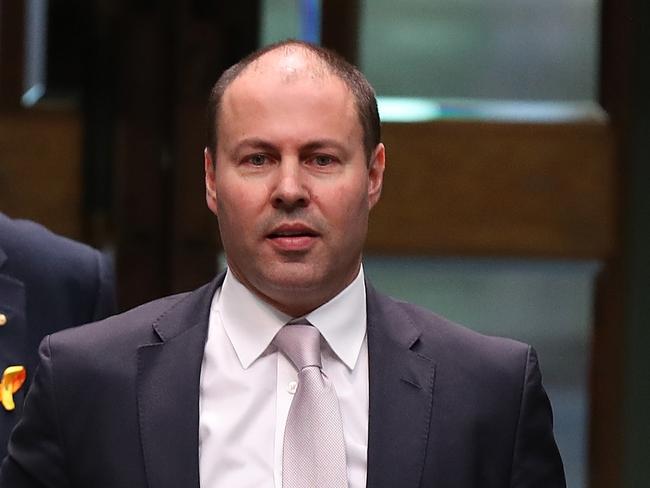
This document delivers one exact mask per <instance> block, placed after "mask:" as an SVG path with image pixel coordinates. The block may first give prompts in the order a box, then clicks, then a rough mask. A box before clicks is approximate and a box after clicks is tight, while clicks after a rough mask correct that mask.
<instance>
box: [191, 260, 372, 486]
mask: <svg viewBox="0 0 650 488" xmlns="http://www.w3.org/2000/svg"><path fill="white" fill-rule="evenodd" d="M291 318H292V317H289V316H288V315H286V314H284V313H282V312H279V311H278V310H275V309H274V308H273V307H272V306H271V305H269V304H267V303H266V302H264V301H262V300H261V299H259V298H258V297H257V296H256V295H254V294H253V293H252V292H250V291H249V290H248V289H247V288H246V287H244V286H243V285H242V284H241V283H240V282H239V281H238V280H237V279H236V278H235V276H234V275H233V274H232V273H231V272H230V271H228V272H227V273H226V278H225V280H224V282H223V285H222V286H221V288H220V289H219V290H217V292H216V293H215V295H214V298H213V299H212V306H211V309H210V319H209V331H208V340H207V343H206V346H205V354H204V357H203V365H202V368H201V390H200V399H199V400H200V412H199V468H200V480H201V487H202V488H233V487H237V488H247V487H251V488H253V487H254V488H260V487H269V488H271V487H275V488H280V487H281V486H282V439H283V436H284V426H285V424H286V420H287V414H288V413H289V406H290V405H291V399H292V398H293V393H294V392H295V389H296V386H297V372H296V370H295V368H294V367H293V365H292V364H291V363H290V362H289V361H288V360H287V359H286V357H285V356H284V355H282V354H279V353H278V352H277V348H276V347H275V346H273V345H272V344H271V341H272V340H273V338H274V337H275V334H276V333H277V332H278V330H280V328H281V327H282V326H283V325H284V324H286V323H287V322H288V321H289V320H291ZM306 318H307V320H309V322H311V323H312V324H313V325H314V326H315V327H316V328H317V329H318V330H319V331H320V333H321V334H322V336H323V337H324V338H325V342H324V343H323V344H324V345H323V347H322V351H321V354H322V359H323V371H324V372H325V373H326V374H327V376H328V377H329V378H330V379H331V380H332V382H333V383H334V387H335V388H336V393H337V395H338V398H339V404H340V408H341V416H342V419H343V431H344V434H345V447H346V456H347V470H348V481H349V486H350V488H362V487H365V486H366V465H367V452H368V346H367V342H366V289H365V284H364V278H363V269H360V270H359V274H358V275H357V277H356V278H355V279H354V281H353V282H352V283H351V284H350V285H349V286H348V287H347V288H345V289H344V290H343V291H342V292H341V293H339V294H338V295H337V296H336V297H334V298H333V299H332V300H330V301H329V302H327V303H325V304H324V305H322V306H320V307H319V308H317V309H316V310H314V311H313V312H311V313H310V314H308V315H306Z"/></svg>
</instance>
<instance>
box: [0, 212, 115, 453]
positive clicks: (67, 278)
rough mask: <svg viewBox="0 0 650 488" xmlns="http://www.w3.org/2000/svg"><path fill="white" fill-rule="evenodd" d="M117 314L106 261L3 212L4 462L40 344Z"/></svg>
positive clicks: (0, 363) (0, 414)
mask: <svg viewBox="0 0 650 488" xmlns="http://www.w3.org/2000/svg"><path fill="white" fill-rule="evenodd" d="M114 311H115V293H114V283H113V273H112V268H111V266H110V263H109V262H108V259H107V258H106V256H104V255H102V254H101V253H99V252H98V251H96V250H95V249H92V248H90V247H88V246H85V245H83V244H80V243H78V242H74V241H71V240H69V239H66V238H64V237H60V236H57V235H55V234H53V233H51V232H50V231H48V230H47V229H45V228H44V227H42V226H40V225H38V224H35V223H33V222H29V221H26V220H13V219H10V218H9V217H7V216H6V215H4V214H3V213H0V367H1V368H2V370H1V371H0V373H2V380H1V381H0V389H1V390H2V396H1V399H0V400H1V401H0V404H1V405H0V453H1V454H2V457H4V456H5V454H6V445H7V440H8V439H9V434H10V433H11V430H12V428H13V427H14V424H15V423H16V421H17V419H18V418H19V417H20V413H21V411H22V404H23V398H24V394H25V391H27V387H28V385H29V383H30V382H31V378H32V375H33V374H34V371H35V370H36V365H37V363H38V355H37V351H38V344H39V342H40V341H41V339H42V338H43V337H44V336H45V335H47V334H51V333H52V332H56V331H58V330H61V329H65V328H66V327H71V326H75V325H79V324H83V323H86V322H92V321H95V320H99V319H101V318H104V317H107V316H108V315H110V314H111V313H113V312H114Z"/></svg>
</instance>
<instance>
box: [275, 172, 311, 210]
mask: <svg viewBox="0 0 650 488" xmlns="http://www.w3.org/2000/svg"><path fill="white" fill-rule="evenodd" d="M309 201H310V194H309V189H308V188H307V182H306V180H305V175H303V174H302V172H301V168H300V165H299V164H282V165H280V167H279V168H278V179H277V181H276V184H275V188H274V189H273V192H272V194H271V203H272V205H273V207H275V208H278V209H284V210H292V209H295V208H302V207H306V206H307V205H309Z"/></svg>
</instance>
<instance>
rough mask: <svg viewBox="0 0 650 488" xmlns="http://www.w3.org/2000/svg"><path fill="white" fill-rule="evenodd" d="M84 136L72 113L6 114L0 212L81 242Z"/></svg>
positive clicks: (1, 122)
mask: <svg viewBox="0 0 650 488" xmlns="http://www.w3.org/2000/svg"><path fill="white" fill-rule="evenodd" d="M81 137H82V134H81V124H80V117H79V114H78V113H77V112H76V111H75V110H72V109H70V110H51V111H48V110H30V111H18V112H10V113H4V114H0V210H1V211H3V212H5V213H7V214H8V215H10V216H12V217H22V218H28V219H32V220H35V221H37V222H39V223H41V224H43V225H45V226H46V227H49V228H50V229H52V230H53V231H55V232H57V233H60V234H63V235H66V236H68V237H72V238H76V239H78V238H80V235H81V217H82V208H81V205H82V187H81V180H82V172H81Z"/></svg>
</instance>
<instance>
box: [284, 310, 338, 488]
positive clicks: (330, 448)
mask: <svg viewBox="0 0 650 488" xmlns="http://www.w3.org/2000/svg"><path fill="white" fill-rule="evenodd" d="M301 320H302V321H301V322H300V323H299V324H294V323H289V324H287V325H285V326H284V327H282V329H280V331H279V332H278V333H277V335H276V336H275V339H274V340H273V343H274V344H275V345H276V346H277V347H278V349H279V350H280V351H282V352H283V353H284V354H285V355H286V356H287V358H289V360H290V361H291V362H292V363H293V364H294V366H295V367H296V369H297V370H298V388H297V389H296V393H295V395H294V397H293V401H292V402H291V407H290V408H289V415H288V417H287V424H286V427H285V430H284V448H283V452H282V486H283V488H347V486H348V480H347V468H346V461H345V442H344V438H343V424H342V422H341V412H340V411H339V401H338V397H337V396H336V391H335V390H334V385H333V384H332V382H331V381H330V380H329V379H328V378H327V376H325V374H324V373H323V371H322V369H321V368H322V364H321V356H320V340H321V335H320V332H318V330H317V329H316V328H315V327H314V326H312V325H311V324H309V322H307V321H306V320H304V319H301Z"/></svg>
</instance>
